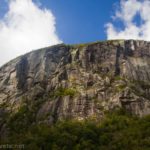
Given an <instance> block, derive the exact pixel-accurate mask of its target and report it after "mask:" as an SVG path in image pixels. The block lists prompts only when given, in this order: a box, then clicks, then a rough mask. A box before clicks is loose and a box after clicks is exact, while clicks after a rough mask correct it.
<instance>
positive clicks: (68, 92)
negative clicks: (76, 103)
mask: <svg viewBox="0 0 150 150" xmlns="http://www.w3.org/2000/svg"><path fill="white" fill-rule="evenodd" d="M76 93H77V90H76V89H73V88H58V89H57V90H55V91H54V92H52V93H51V94H50V97H54V98H56V97H64V96H71V97H73V96H74V95H75V94H76Z"/></svg>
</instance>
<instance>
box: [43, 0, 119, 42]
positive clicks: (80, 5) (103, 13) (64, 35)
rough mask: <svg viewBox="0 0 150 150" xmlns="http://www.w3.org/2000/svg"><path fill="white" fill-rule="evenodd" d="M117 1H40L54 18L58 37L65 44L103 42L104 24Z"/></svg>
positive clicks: (104, 34) (104, 37) (104, 35)
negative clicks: (50, 11)
mask: <svg viewBox="0 0 150 150" xmlns="http://www.w3.org/2000/svg"><path fill="white" fill-rule="evenodd" d="M116 2H119V1H117V0H103V1H101V0H42V5H43V6H45V7H47V8H50V9H51V10H52V12H53V14H54V16H55V17H56V23H57V24H56V28H57V33H58V35H59V37H60V38H61V39H62V40H63V41H64V42H65V43H83V42H91V41H97V40H105V39H106V33H105V28H104V24H105V23H107V22H108V21H109V20H110V19H111V15H112V14H113V11H112V10H113V5H114V3H116Z"/></svg>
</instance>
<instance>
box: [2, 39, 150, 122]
mask: <svg viewBox="0 0 150 150" xmlns="http://www.w3.org/2000/svg"><path fill="white" fill-rule="evenodd" d="M24 105H26V106H27V107H28V108H29V111H31V112H32V113H33V114H34V116H35V121H37V122H41V121H46V122H48V123H53V122H56V121H57V120H61V119H69V118H76V119H79V120H80V119H85V118H88V117H96V118H100V119H101V118H102V117H103V114H104V111H106V110H113V109H116V108H121V107H122V108H124V109H126V110H127V111H128V112H129V113H131V114H134V115H138V116H144V115H147V114H150V43H149V42H146V41H134V40H113V41H104V42H96V43H90V44H81V45H65V44H60V45H56V46H52V47H47V48H43V49H40V50H36V51H32V52H30V53H27V54H25V55H23V56H20V57H18V58H16V59H14V60H12V61H10V62H9V63H7V64H5V65H4V66H2V67H1V68H0V110H2V111H0V113H1V112H5V113H7V116H11V115H13V114H15V113H17V112H18V111H19V109H20V108H21V107H22V106H24ZM1 116H2V115H0V117H1ZM1 120H2V119H0V121H1Z"/></svg>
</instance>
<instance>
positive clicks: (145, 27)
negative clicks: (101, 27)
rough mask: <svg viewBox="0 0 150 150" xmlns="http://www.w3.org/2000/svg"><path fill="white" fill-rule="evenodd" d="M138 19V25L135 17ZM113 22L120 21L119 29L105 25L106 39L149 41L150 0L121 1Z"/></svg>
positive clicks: (110, 24)
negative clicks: (121, 25) (120, 26)
mask: <svg viewBox="0 0 150 150" xmlns="http://www.w3.org/2000/svg"><path fill="white" fill-rule="evenodd" d="M137 15H138V17H139V18H140V24H138V23H137V21H136V16H137ZM113 18H114V21H118V20H119V21H121V23H122V24H123V26H124V27H122V28H121V29H119V28H118V27H115V25H114V24H113V23H107V24H106V33H107V39H140V40H147V41H150V0H121V1H120V5H119V9H118V10H116V12H115V16H113Z"/></svg>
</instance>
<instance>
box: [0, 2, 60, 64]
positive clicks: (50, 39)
mask: <svg viewBox="0 0 150 150" xmlns="http://www.w3.org/2000/svg"><path fill="white" fill-rule="evenodd" d="M7 2H8V12H6V14H5V15H4V17H3V18H2V19H1V20H0V66H1V65H2V64H4V63H6V62H7V61H9V60H10V59H12V58H15V57H16V56H19V55H21V54H24V53H26V52H28V51H31V50H33V49H38V48H41V47H46V46H50V45H53V44H57V43H60V42H61V40H60V39H59V37H58V36H57V34H56V27H55V17H54V16H53V14H52V12H51V11H50V10H48V9H46V8H44V9H42V8H40V7H39V5H38V4H36V3H34V2H33V1H32V0H8V1H7Z"/></svg>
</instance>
